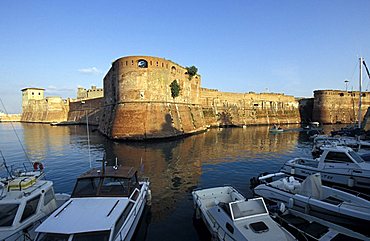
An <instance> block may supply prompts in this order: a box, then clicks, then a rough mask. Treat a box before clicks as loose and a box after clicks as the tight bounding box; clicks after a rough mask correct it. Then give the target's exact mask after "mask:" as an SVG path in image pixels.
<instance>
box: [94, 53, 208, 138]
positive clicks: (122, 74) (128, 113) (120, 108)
mask: <svg viewBox="0 0 370 241" xmlns="http://www.w3.org/2000/svg"><path fill="white" fill-rule="evenodd" d="M173 82H176V83H177V84H178V86H179V87H180V93H179V95H178V96H176V97H175V98H173V97H172V92H171V83H173ZM199 97H200V76H199V75H195V76H193V77H191V78H190V77H189V75H188V74H187V70H186V68H184V67H182V66H180V65H178V64H176V63H174V62H172V61H169V60H166V59H163V58H157V57H149V56H129V57H123V58H119V59H117V60H116V61H114V62H113V63H112V67H111V68H110V70H109V71H108V73H107V74H106V76H105V77H104V111H103V113H102V119H101V121H100V125H99V130H100V131H101V132H102V133H103V134H105V135H107V136H108V137H110V138H113V139H150V138H161V137H172V136H178V135H184V134H190V133H193V132H198V131H202V130H205V123H204V118H203V113H202V108H201V107H200V101H199Z"/></svg>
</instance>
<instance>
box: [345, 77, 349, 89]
mask: <svg viewBox="0 0 370 241" xmlns="http://www.w3.org/2000/svg"><path fill="white" fill-rule="evenodd" d="M348 82H349V81H348V80H345V81H344V83H345V84H346V91H347V89H348Z"/></svg>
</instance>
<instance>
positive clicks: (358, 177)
mask: <svg viewBox="0 0 370 241" xmlns="http://www.w3.org/2000/svg"><path fill="white" fill-rule="evenodd" d="M293 161H294V160H293ZM280 171H281V172H284V173H286V174H290V175H294V176H297V177H301V178H305V177H307V176H310V175H313V174H315V173H320V174H321V180H322V181H324V182H327V183H331V184H335V185H340V186H345V187H350V188H352V187H354V188H357V189H365V190H370V171H368V170H351V169H345V168H335V167H331V168H325V169H319V168H316V167H312V166H309V165H307V166H306V165H299V164H296V163H290V162H287V163H285V164H284V166H283V167H282V168H281V170H280Z"/></svg>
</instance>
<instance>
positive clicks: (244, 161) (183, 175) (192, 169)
mask: <svg viewBox="0 0 370 241" xmlns="http://www.w3.org/2000/svg"><path fill="white" fill-rule="evenodd" d="M22 126H23V134H24V136H23V138H24V144H25V148H26V150H28V152H29V153H28V155H29V156H30V159H31V160H40V161H46V164H47V171H49V172H50V174H48V178H50V179H51V180H53V181H56V184H57V186H65V185H67V184H65V183H68V185H67V186H68V188H69V189H71V188H72V187H73V184H74V182H75V178H76V176H78V175H80V174H81V173H83V172H85V171H86V170H87V169H89V165H88V156H87V137H86V127H85V126H64V127H51V126H46V125H35V124H22ZM90 138H91V149H92V153H93V156H92V160H93V165H95V166H98V165H100V164H98V163H95V160H97V159H101V157H102V156H103V152H105V153H106V159H107V161H108V162H109V163H108V164H113V163H114V160H115V158H116V157H117V159H118V160H119V162H120V164H122V165H129V166H134V167H135V168H137V169H138V170H139V173H141V174H143V175H144V176H148V177H149V178H150V181H151V189H152V195H153V204H152V213H153V218H154V221H155V220H162V219H163V218H164V217H166V216H167V215H169V214H170V213H171V212H172V211H173V210H174V209H175V208H177V203H178V202H179V201H180V200H183V199H184V198H186V196H187V195H190V192H191V190H192V189H193V188H194V187H195V186H198V184H199V183H200V182H201V176H202V175H203V171H204V170H202V166H203V165H204V164H206V165H218V164H221V163H226V164H227V163H231V162H240V163H241V165H250V163H251V162H250V161H251V160H254V158H257V159H258V156H259V155H264V154H266V153H271V154H272V155H273V154H274V153H285V152H289V151H291V150H292V149H294V147H295V146H296V145H297V141H298V138H299V133H297V132H290V133H284V134H283V135H271V134H269V132H268V128H267V127H264V126H256V127H248V128H224V129H222V128H220V129H210V130H209V131H208V132H206V133H203V134H200V135H195V136H190V137H187V138H184V139H177V140H173V141H166V142H159V143H154V142H145V143H141V142H133V143H117V142H112V141H111V140H109V139H107V138H105V137H102V136H101V135H98V134H97V133H96V132H91V135H90ZM271 158H273V157H271ZM54 162H55V163H54ZM61 163H62V164H61ZM142 164H143V165H142ZM55 173H60V174H58V175H59V176H58V178H59V179H55V178H56V176H55V175H56V174H55ZM53 175H54V176H53ZM53 178H54V179H53ZM58 180H63V183H58ZM69 189H68V190H66V191H67V192H68V191H71V190H69ZM64 190H65V189H64ZM57 191H58V190H57Z"/></svg>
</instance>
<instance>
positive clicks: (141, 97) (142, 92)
mask: <svg viewBox="0 0 370 241" xmlns="http://www.w3.org/2000/svg"><path fill="white" fill-rule="evenodd" d="M140 99H144V90H140Z"/></svg>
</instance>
